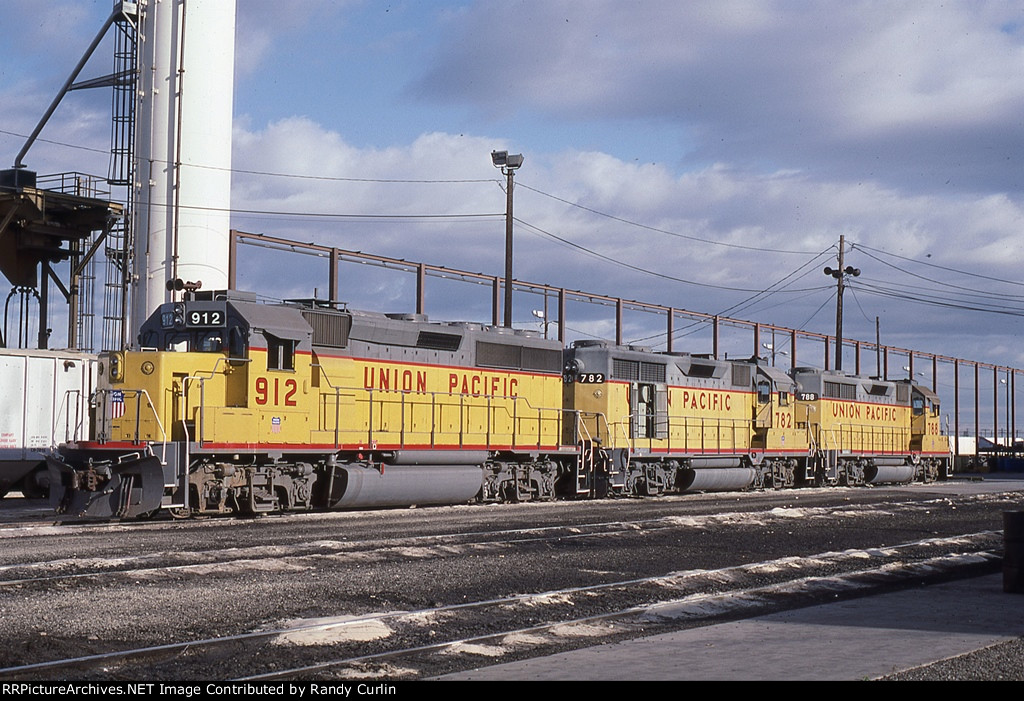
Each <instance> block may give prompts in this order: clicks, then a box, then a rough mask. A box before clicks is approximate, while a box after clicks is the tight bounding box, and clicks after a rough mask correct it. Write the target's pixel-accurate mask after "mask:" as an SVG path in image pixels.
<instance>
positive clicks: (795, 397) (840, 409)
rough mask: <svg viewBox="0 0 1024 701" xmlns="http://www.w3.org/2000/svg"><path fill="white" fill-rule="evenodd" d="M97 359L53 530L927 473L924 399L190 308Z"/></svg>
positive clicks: (55, 474)
mask: <svg viewBox="0 0 1024 701" xmlns="http://www.w3.org/2000/svg"><path fill="white" fill-rule="evenodd" d="M139 341H140V350H137V351H124V352H112V353H105V354H103V355H102V356H101V358H100V363H99V367H98V380H97V390H96V392H95V394H94V396H93V399H92V411H93V417H92V418H93V420H92V422H91V431H90V435H88V436H83V437H81V439H80V440H76V441H73V442H69V443H67V444H64V445H62V446H60V447H59V448H58V449H57V450H55V451H54V452H53V453H51V455H50V456H49V457H48V464H49V469H50V484H51V489H50V496H51V503H52V504H53V505H54V507H55V508H56V510H57V511H58V513H61V514H65V515H66V516H68V517H98V518H130V517H136V516H142V515H149V514H152V513H155V512H157V511H160V510H166V511H167V512H169V513H171V514H172V515H177V516H187V515H193V514H217V513H229V512H230V513H244V514H259V513H265V512H270V511H288V510H304V509H314V508H316V509H333V508H360V507H378V506H399V505H412V504H451V503H464V502H469V501H473V500H478V501H520V500H527V499H551V498H555V497H594V496H611V495H616V494H622V495H655V494H661V493H667V492H679V491H685V490H687V489H690V490H707V489H739V488H745V487H750V486H756V487H784V486H800V485H825V484H849V485H854V484H863V483H866V482H872V481H897V482H902V481H910V480H912V479H915V478H917V479H934V478H936V477H940V476H944V475H945V474H946V471H947V470H948V469H949V464H950V459H949V449H948V441H947V440H946V439H945V437H944V436H942V435H941V433H940V431H939V421H938V416H939V404H938V398H937V397H936V396H935V395H934V394H932V393H931V392H930V391H928V390H927V389H925V388H923V387H920V386H918V385H916V384H914V383H912V382H910V381H899V382H883V381H878V380H868V379H865V378H854V377H848V376H846V375H842V374H840V373H828V372H823V371H821V370H812V369H801V370H798V371H796V372H794V373H793V374H792V375H787V374H786V373H783V372H781V371H779V370H776V369H775V368H772V367H770V366H767V365H766V364H764V363H763V362H761V361H758V360H757V359H753V360H750V361H719V360H712V359H710V358H706V357H701V356H696V355H687V354H665V353H654V352H651V351H649V350H646V349H642V348H636V347H625V346H614V345H609V344H606V343H603V342H585V341H584V342H577V343H575V344H574V345H573V347H572V348H569V349H566V350H563V348H562V346H561V344H560V343H559V342H557V341H551V340H546V339H544V338H541V337H539V335H538V334H536V333H534V332H529V331H522V330H514V331H513V330H511V329H505V328H495V327H490V326H484V325H481V324H475V323H435V322H428V321H427V320H426V319H425V318H424V317H422V316H418V315H409V314H399V315H390V314H378V313H369V312H359V311H351V310H347V309H345V308H343V307H341V306H339V305H335V304H328V303H322V302H317V301H315V300H307V301H296V302H287V303H277V304H265V303H262V302H260V301H259V300H258V299H257V298H256V297H255V296H253V295H247V294H245V293H239V292H205V293H204V292H190V293H187V294H186V298H185V300H184V301H181V302H173V303H167V304H164V305H162V306H161V307H160V308H159V309H158V310H157V311H156V312H154V314H153V315H152V316H151V317H150V319H149V320H148V321H147V322H146V323H145V324H144V325H143V327H142V329H141V331H140V336H139Z"/></svg>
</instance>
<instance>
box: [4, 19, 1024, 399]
mask: <svg viewBox="0 0 1024 701" xmlns="http://www.w3.org/2000/svg"><path fill="white" fill-rule="evenodd" d="M110 6H111V2H110V1H109V0H75V1H70V0H50V1H49V2H47V3H45V4H40V3H38V2H37V1H36V0H4V21H3V22H2V23H0V40H2V42H3V43H2V45H3V46H4V49H3V54H2V56H3V60H2V61H0V158H4V157H6V158H7V159H8V161H10V162H11V163H13V159H14V155H15V154H16V153H17V152H18V150H19V149H20V147H21V144H22V143H23V141H24V138H23V135H25V134H27V133H29V131H31V129H32V127H33V126H34V124H35V122H36V120H37V119H38V118H39V116H40V115H41V114H42V112H43V111H44V110H45V108H46V106H47V105H48V104H49V102H50V100H51V99H52V97H53V95H54V94H55V93H56V91H57V89H58V88H59V86H60V85H61V83H62V82H63V81H64V79H65V78H66V77H67V75H68V73H69V72H70V70H71V68H72V67H73V66H74V64H75V62H76V61H77V60H78V58H79V57H80V56H81V54H82V52H83V51H84V49H85V48H86V46H87V45H88V43H89V41H90V40H91V38H92V36H93V35H94V34H95V33H96V31H98V29H99V27H100V25H101V24H102V21H103V19H104V18H105V17H106V15H107V14H108V13H109V9H110ZM237 15H238V26H237V31H236V53H237V61H236V76H235V80H236V84H235V107H234V115H235V116H234V144H233V167H234V168H235V169H236V171H237V172H236V173H235V174H234V178H233V192H232V208H233V209H234V210H235V214H234V215H233V219H232V221H233V226H234V227H235V228H237V229H241V230H244V231H248V232H255V233H266V234H270V235H274V236H281V237H286V238H292V239H295V240H298V241H302V242H315V243H317V244H321V245H328V246H338V247H342V248H349V249H355V250H361V251H366V252H370V253H375V254H380V255H387V256H395V257H400V258H405V259H407V260H413V261H423V262H427V263H432V264H438V265H446V266H449V267H455V268H463V269H469V270H472V271H477V272H482V273H487V274H497V275H501V274H503V271H504V262H503V255H504V250H503V244H504V218H503V213H504V210H505V194H504V191H503V188H504V178H503V177H502V176H501V173H500V172H498V171H497V170H496V169H495V168H494V167H493V166H492V164H491V160H490V152H491V151H492V150H493V149H499V150H502V149H504V150H508V151H510V152H511V153H522V154H523V155H524V157H525V161H524V164H523V166H522V168H521V169H520V170H519V171H518V172H517V174H516V188H515V193H514V194H515V207H514V212H515V216H516V219H517V222H516V257H515V275H516V277H517V278H520V279H523V280H530V281H534V282H541V283H546V284H550V285H554V286H558V287H566V288H570V289H582V290H586V291H591V292H597V293H601V294H608V295H612V296H621V297H624V298H627V299H635V300H642V301H647V302H653V303H658V304H664V305H670V306H674V307H679V308H685V309H690V310H694V311H699V312H705V313H724V314H727V315H730V316H733V317H737V318H741V319H749V320H754V321H758V322H761V323H766V324H777V325H780V326H792V327H798V328H803V329H808V330H810V331H814V332H819V333H832V332H834V330H835V297H834V293H835V289H836V285H835V280H834V279H833V278H831V277H827V276H826V275H825V274H823V272H822V269H823V268H824V267H825V266H828V265H831V266H832V267H835V265H836V254H837V252H838V243H839V239H840V236H843V237H845V241H846V250H845V262H846V264H848V265H852V266H854V267H856V268H859V269H860V270H861V275H860V276H859V277H856V278H852V279H851V280H850V281H849V283H848V287H847V292H846V295H845V296H844V307H845V317H844V319H845V322H844V327H845V328H844V330H845V336H846V337H847V338H855V339H861V340H864V341H872V340H873V339H874V337H875V320H876V317H877V318H878V320H879V328H880V332H881V337H882V341H883V343H886V344H891V345H894V346H900V347H905V348H913V349H919V350H922V351H926V352H931V353H937V354H941V355H946V356H956V357H963V358H968V359H972V360H980V361H984V362H988V363H995V364H1000V365H1010V366H1014V367H1018V368H1024V344H1021V343H1020V339H1021V336H1022V334H1021V331H1022V323H1024V318H1022V317H1024V275H1021V272H1020V271H1021V268H1022V265H1021V264H1022V261H1024V242H1022V231H1024V226H1022V225H1024V210H1022V205H1024V168H1022V166H1024V163H1022V159H1024V124H1022V120H1024V80H1022V79H1021V76H1024V2H1021V1H1009V0H1004V1H1000V2H985V1H983V0H979V1H971V2H966V1H961V2H947V3H937V2H934V0H926V1H906V2H892V1H891V0H885V1H879V2H875V1H857V0H853V1H847V0H844V1H842V2H840V1H833V0H820V1H817V2H807V1H806V0H800V1H786V0H777V1H772V0H755V1H751V2H745V1H740V0H711V1H707V2H703V1H699V0H686V1H679V0H666V1H664V2H662V1H658V0H632V1H631V0H586V1H583V0H506V1H504V2H496V1H493V0H465V1H462V2H459V1H455V0H451V1H442V0H437V1H433V2H431V1H426V0H415V1H413V0H410V1H403V0H394V1H390V2H389V1H387V0H373V1H370V0H338V1H334V2H330V1H328V0H306V1H304V2H302V3H291V2H287V3H283V2H279V1H275V0H238V10H237ZM108 57H109V53H108V54H103V53H102V49H101V52H100V55H99V56H98V57H97V58H96V59H94V60H93V61H92V62H91V63H90V64H89V66H88V67H87V68H86V70H85V71H84V72H83V77H90V76H95V75H102V74H104V73H106V72H109V70H110V68H109V66H110V61H109V58H108ZM109 119H110V116H109V95H108V94H106V93H104V92H103V91H98V90H94V91H83V92H76V93H73V94H72V95H70V96H69V97H68V98H66V99H65V102H64V104H62V105H61V107H60V108H59V110H58V112H57V114H56V115H55V117H54V119H53V120H52V122H51V123H50V124H49V125H48V126H47V128H46V130H45V131H44V132H43V134H42V138H43V139H48V140H49V141H45V142H40V143H39V144H37V145H36V146H34V147H33V149H32V151H30V152H29V156H28V158H27V159H26V163H27V164H28V166H29V167H30V168H33V169H35V170H37V171H39V172H41V173H43V172H53V171H61V170H81V171H85V172H97V173H104V172H106V168H107V160H106V159H107V157H106V155H105V153H104V151H105V150H106V149H107V148H108V144H109ZM53 142H57V143H53ZM2 154H6V156H4V155H2ZM291 176H305V177H291ZM256 211H259V212H268V211H270V212H281V213H282V214H281V215H268V214H254V213H253V212H256ZM312 213H317V214H320V215H330V216H319V217H311V216H303V215H308V214H312ZM342 215H345V216H342ZM354 215H358V216H354ZM293 259H294V260H293ZM284 261H287V263H286V264H285V265H282V262H284ZM243 264H244V267H241V268H240V270H239V286H240V287H243V288H245V289H251V290H257V291H260V292H261V293H265V294H269V295H274V296H281V297H287V296H303V297H308V296H311V295H312V294H313V289H311V288H313V287H317V290H318V291H320V290H323V289H324V288H325V286H326V270H325V268H324V267H323V264H322V261H317V260H313V259H309V258H308V257H304V256H291V257H289V256H286V255H285V254H280V253H277V254H275V255H274V256H269V255H268V254H266V253H261V252H260V251H259V250H258V249H253V250H246V252H245V253H244V256H243ZM408 278H409V276H404V277H403V276H400V275H397V274H396V273H393V272H389V273H387V274H384V273H381V272H379V271H376V272H374V271H365V270H357V271H347V270H346V271H343V280H342V297H343V299H345V300H346V301H348V302H350V303H351V304H352V306H354V307H357V308H364V309H366V308H369V309H374V310H378V311H399V310H409V309H410V308H411V306H412V301H411V300H412V299H413V298H412V297H411V294H412V292H411V290H412V289H413V287H412V285H413V281H412V280H411V279H408ZM433 284H434V283H433V282H428V293H427V294H428V313H429V314H430V315H431V317H432V318H438V319H441V318H445V319H465V318H473V319H475V320H479V321H485V320H487V318H489V311H488V310H489V297H488V294H489V293H488V292H487V291H486V290H483V291H480V290H477V289H468V288H472V287H473V286H467V285H461V286H460V285H457V284H455V283H441V282H438V283H437V287H436V288H433V287H431V285H433ZM432 290H436V291H432ZM537 304H538V302H537V301H535V300H531V299H528V298H524V299H519V298H518V297H517V310H516V314H515V321H516V324H517V326H521V327H523V328H538V326H539V324H538V322H537V319H536V318H534V317H532V316H531V313H530V312H531V307H533V308H536V305H537ZM572 314H575V316H574V317H572V316H571V318H570V319H569V322H570V326H571V327H572V329H573V331H572V333H573V334H574V335H575V336H577V337H581V336H596V337H604V338H610V337H612V336H613V334H614V331H613V326H612V325H611V324H612V319H613V317H612V315H611V314H610V312H609V311H608V310H607V309H606V308H604V309H598V310H597V311H593V310H576V309H575V308H574V309H573V310H572ZM682 326H684V323H683V322H681V321H680V322H677V328H680V327H682ZM663 328H664V324H663V322H662V321H661V320H659V319H656V318H653V317H651V316H650V315H643V314H631V315H629V316H628V318H627V321H626V331H625V337H626V340H640V339H642V342H643V343H644V344H646V345H651V346H654V347H659V345H660V347H664V336H663V335H662V336H660V337H659V336H658V333H659V332H661V331H662V330H663ZM709 338H710V337H709V334H708V331H707V329H706V327H698V328H695V329H692V330H684V331H682V332H680V333H679V335H678V336H677V337H676V340H675V349H676V350H690V349H692V350H693V351H694V352H708V351H709V350H710V348H709ZM776 345H778V346H779V348H780V349H782V348H783V347H784V344H783V343H778V342H777V344H776ZM747 352H748V353H749V350H747ZM815 353H816V354H815V355H814V356H813V357H804V351H803V350H801V355H800V357H799V360H800V364H801V365H804V364H806V365H819V366H820V365H821V364H822V358H820V357H818V356H819V355H820V351H815ZM847 362H848V363H849V361H847ZM892 362H894V364H899V362H900V361H898V360H896V361H892ZM867 369H868V370H872V371H873V362H872V363H867ZM943 372H946V371H943ZM947 375H948V373H947ZM943 382H944V383H945V384H946V385H949V384H951V380H949V378H948V376H947V377H945V378H944V379H943Z"/></svg>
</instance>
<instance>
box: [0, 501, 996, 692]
mask: <svg viewBox="0 0 1024 701" xmlns="http://www.w3.org/2000/svg"><path fill="white" fill-rule="evenodd" d="M776 516H777V517H778V516H779V515H776ZM723 517H726V515H721V516H717V517H715V518H723ZM663 520H664V519H655V520H654V521H655V522H661V521H663ZM589 525H590V526H591V527H593V528H595V529H597V530H595V532H594V533H592V534H590V533H588V534H584V533H572V534H564V533H563V534H560V535H559V536H558V537H569V535H572V536H580V537H586V536H588V535H596V534H597V532H598V531H599V530H601V531H603V532H604V533H607V532H608V531H607V529H609V528H611V527H612V525H613V524H611V523H602V524H589ZM633 525H635V524H633ZM662 527H664V525H662ZM572 528H573V529H578V528H579V527H572ZM528 530H533V529H516V531H517V535H519V536H524V535H525V534H524V533H523V531H528ZM539 530H541V531H542V532H545V533H544V535H543V537H553V534H551V533H547V532H546V531H548V530H549V529H546V528H545V529H539ZM467 535H468V534H462V535H461V537H466V536H467ZM534 537H538V536H537V534H534ZM434 538H438V536H434ZM412 540H418V539H412ZM407 546H408V544H405V547H407ZM436 546H437V547H443V545H441V544H436ZM1000 547H1001V534H999V533H996V532H992V531H985V532H978V533H973V534H968V535H964V536H957V537H952V538H928V539H923V540H919V541H914V542H908V543H903V544H899V545H894V546H891V547H886V548H873V549H868V550H849V551H842V552H823V553H820V554H815V555H811V556H804V557H784V558H777V559H772V560H767V561H764V562H756V563H749V564H743V565H738V566H734V567H726V568H719V569H713V570H691V571H680V572H671V573H668V574H664V575H659V576H652V577H642V578H633V579H627V580H617V581H609V582H603V583H600V584H593V585H587V586H576V587H567V588H559V589H552V590H548V591H543V592H538V593H528V594H516V595H510V596H503V597H498V598H489V599H481V600H477V601H469V602H465V603H461V604H449V605H442V606H435V607H429V608H422V609H418V610H415V611H387V612H373V613H370V614H364V615H358V616H341V617H327V618H316V619H312V620H293V621H289V622H287V623H286V624H283V625H278V626H273V627H268V628H265V629H262V630H256V631H250V632H246V633H243V634H238V635H229V636H223V637H216V638H204V639H193V640H184V641H179V642H174V643H169V644H163V645H155V646H146V647H140V648H133V649H125V650H116V651H109V652H104V653H99V654H92V655H81V656H75V657H67V658H62V659H54V660H49V661H44V662H36V663H32V664H27V665H21V666H12V667H6V668H3V669H0V678H3V679H12V680H16V679H29V678H31V679H41V678H66V677H68V676H72V677H74V678H78V679H86V680H87V679H92V678H103V679H118V678H124V679H133V680H137V679H140V678H144V679H183V678H192V679H196V678H207V679H237V680H258V679H277V678H289V677H301V678H305V679H309V678H323V679H329V678H346V677H352V676H359V677H364V678H368V677H386V678H391V679H394V678H402V677H405V678H419V677H423V676H431V675H436V674H438V673H441V672H445V671H450V670H453V669H457V668H468V667H472V666H478V665H482V664H490V663H493V662H497V661H507V660H511V659H518V658H521V657H530V656H536V655H539V654H548V653H551V652H555V651H558V650H563V649H568V648H572V647H579V646H584V645H591V644H598V643H601V642H609V641H612V640H619V639H623V638H627V637H635V636H636V635H640V634H645V635H647V634H652V633H656V632H662V631H664V630H671V629H678V628H680V627H692V626H698V625H704V624H707V623H709V622H714V621H719V620H723V619H728V618H742V617H747V616H750V615H755V614H756V613H760V612H764V611H769V610H778V609H781V608H789V607H794V606H799V605H805V604H807V603H813V602H816V601H818V600H820V599H822V598H823V597H827V598H828V599H830V600H834V598H835V597H837V596H853V595H862V594H864V593H865V592H869V591H871V590H873V589H879V588H886V589H887V588H892V587H898V586H900V585H901V584H905V583H907V582H909V581H913V582H915V583H916V582H920V581H922V580H923V579H929V578H936V577H951V576H956V574H957V573H959V574H961V575H962V574H964V573H975V572H980V571H992V570H994V569H995V568H997V567H998V566H999V562H1000V560H999V557H998V555H997V554H996V551H998V550H999V548H1000Z"/></svg>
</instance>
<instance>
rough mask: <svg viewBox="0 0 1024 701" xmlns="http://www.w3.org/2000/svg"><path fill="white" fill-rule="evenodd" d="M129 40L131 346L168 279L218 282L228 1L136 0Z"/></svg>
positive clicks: (230, 85)
mask: <svg viewBox="0 0 1024 701" xmlns="http://www.w3.org/2000/svg"><path fill="white" fill-rule="evenodd" d="M138 49H139V101H138V110H137V111H136V118H137V122H136V142H135V143H136V145H135V154H136V159H137V160H136V162H137V166H138V167H137V170H136V178H135V200H134V206H133V211H134V217H135V250H134V265H133V272H134V274H133V282H132V293H131V294H132V305H131V308H132V311H131V327H130V333H129V339H130V340H131V342H132V344H133V345H134V343H135V337H134V336H135V334H136V333H137V332H138V329H139V328H140V326H141V325H142V323H143V322H144V321H145V320H146V318H148V317H149V315H150V314H151V313H152V312H153V310H155V309H156V308H157V307H158V306H159V305H160V304H163V303H164V302H168V301H172V300H174V299H175V298H176V296H177V295H179V294H180V293H175V292H170V291H168V286H167V283H168V281H169V280H175V279H180V280H183V281H186V282H198V283H201V284H202V289H204V290H211V289H226V288H227V283H228V248H229V229H230V213H229V209H230V205H231V126H232V106H233V95H232V93H233V90H234V56H235V0H143V2H139V42H138Z"/></svg>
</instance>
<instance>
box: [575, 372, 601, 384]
mask: <svg viewBox="0 0 1024 701" xmlns="http://www.w3.org/2000/svg"><path fill="white" fill-rule="evenodd" d="M576 382H578V383H580V384H581V385H603V384H604V373H603V372H581V373H579V374H578V375H576Z"/></svg>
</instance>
